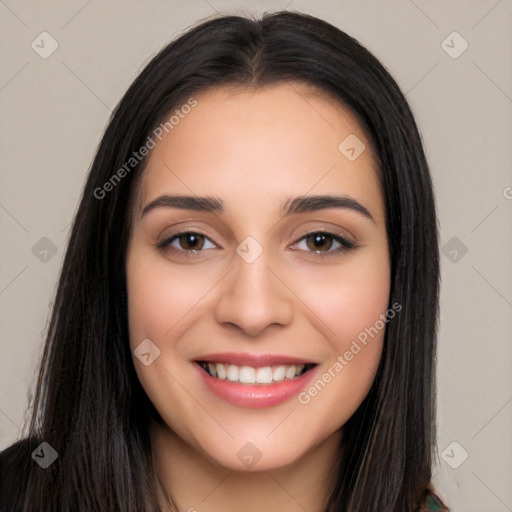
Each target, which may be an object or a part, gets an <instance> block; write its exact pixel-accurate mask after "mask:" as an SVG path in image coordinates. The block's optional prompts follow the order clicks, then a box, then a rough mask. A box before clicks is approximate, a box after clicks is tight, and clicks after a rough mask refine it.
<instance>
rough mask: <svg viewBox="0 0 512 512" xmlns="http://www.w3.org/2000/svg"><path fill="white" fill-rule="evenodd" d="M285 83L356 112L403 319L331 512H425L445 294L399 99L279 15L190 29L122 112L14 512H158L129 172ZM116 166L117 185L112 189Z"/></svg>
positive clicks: (89, 216)
mask: <svg viewBox="0 0 512 512" xmlns="http://www.w3.org/2000/svg"><path fill="white" fill-rule="evenodd" d="M282 82H289V83H291V82H303V83H306V84H308V85H310V86H313V87H315V88H317V89H318V90H320V91H322V92H323V93H324V94H325V95H326V96H327V97H330V98H333V99H335V100H336V101H338V102H339V103H340V104H342V105H344V106H346V107H348V108H349V109H350V110H351V111H352V112H353V113H354V114H355V115H356V116H357V117H358V119H359V121H360V123H361V126H362V128H363V129H364V130H365V133H366V135H367V137H368V139H369V140H370V141H371V143H372V145H373V149H374V152H375V156H376V158H377V160H378V163H379V167H380V179H381V182H382V188H383V192H384V197H385V206H386V226H387V235H388V241H389V247H390V258H391V290H390V297H389V304H390V305H391V304H395V303H398V304H400V305H401V306H402V309H401V311H400V314H399V315H397V317H396V318H395V319H394V320H393V321H391V322H390V323H389V324H388V326H387V330H386V334H385V339H384V347H383V352H382V357H381V361H380V365H379V368H378V371H377V375H376V377H375V381H374V383H373V386H372V388H371V390H370V392H369V394H368V396H367V397H366V398H365V400H364V402H363V403H362V404H361V406H360V407H359V408H358V410H357V411H356V413H355V414H354V415H353V416H352V417H351V418H350V420H349V421H348V422H347V423H346V424H345V425H344V427H343V429H344V436H343V447H341V448H340V455H339V465H338V467H337V468H333V472H334V475H333V485H332V489H331V492H330V495H329V496H328V497H326V499H327V502H328V505H327V508H326V511H328V512H334V511H336V512H338V511H339V512H344V511H346V512H348V511H358V512H375V511H379V512H384V511H399V512H404V511H412V510H415V509H416V508H417V507H418V505H419V501H420V496H421V494H422V493H423V491H424V490H425V488H426V487H427V485H428V484H429V482H430V479H431V465H432V454H433V445H434V442H435V380H434V368H435V350H436V332H437V322H438V289H439V260H438V233H437V221H436V214H435V203H434V197H433V187H432V183H431V178H430V174H429V169H428V166H427V162H426V158H425V155H424V151H423V147H422V142H421V138H420V135H419V133H418V129H417V126H416V124H415V121H414V117H413V115H412V113H411V110H410V108H409V106H408V104H407V102H406V100H405V98H404V95H403V94H402V93H401V91H400V89H399V87H398V86H397V84H396V83H395V81H394V80H393V79H392V78H391V76H390V75H389V73H388V72H387V71H386V69H385V68H384V67H383V66H382V65H381V64H380V63H379V62H378V60H377V59H376V58H375V57H374V56H373V55H372V54H371V53H370V52H369V51H368V50H366V49H365V48H364V47H363V46H362V45H360V44H359V43H358V42H357V41H356V40H355V39H353V38H352V37H350V36H348V35H347V34H345V33H344V32H342V31H341V30H339V29H337V28H335V27H333V26H332V25H330V24H329V23H327V22H324V21H322V20H319V19H317V18H314V17H311V16H308V15H304V14H299V13H292V12H280V13H275V14H267V15H264V16H263V17H262V18H261V19H258V20H253V19H249V18H244V17H238V16H223V17H218V18H215V19H210V20H207V21H203V22H202V23H200V24H198V25H196V26H195V27H193V28H192V29H190V30H188V31H186V32H185V33H184V34H183V35H181V36H180V37H179V38H178V39H176V40H175V41H174V42H172V43H170V44H169V45H167V46H166V47H165V48H163V49H162V50H161V51H160V52H159V53H158V54H157V55H156V56H155V57H154V58H153V59H152V60H151V61H150V62H149V64H148V65H147V66H146V67H145V69H144V70H143V71H142V72H141V73H140V75H139V76H138V77H137V78H136V80H135V81H134V82H133V84H132V85H131V86H130V88H129V89H128V91H127V92H126V94H125V95H124V96H123V98H122V99H121V101H120V102H119V104H118V105H117V107H116V108H115V110H114V112H113V114H112V116H111V119H110V122H109V124H108V126H107V128H106V131H105V133H104V136H103V138H102V140H101V143H100V145H99V148H98V150H97V153H96V156H95V158H94V161H93V164H92V166H91V169H90V171H89V174H88V176H87V180H86V183H85V187H84V190H83V194H82V198H81V201H80V204H79V207H78V211H77V213H76V216H75V219H74V223H73V226H72V230H71V235H70V240H69V243H68V247H67V251H66V254H65V258H64V262H63V267H62V270H61V274H60V279H59V283H58V289H57V292H56V297H55V301H54V305H53V310H52V314H51V317H50V322H49V327H48V334H47V339H46V343H45V346H44V352H43V355H42V360H41V367H40V373H39V377H38V381H37V387H36V392H35V396H34V400H33V404H32V418H31V421H30V424H29V425H28V430H27V433H26V434H27V435H26V439H25V440H24V441H21V442H20V443H18V445H17V446H18V449H17V451H14V450H13V447H11V448H9V449H8V450H7V451H6V452H4V454H3V463H4V470H2V471H3V474H2V477H3V483H2V486H3V487H2V486H0V487H2V490H3V491H5V490H6V489H9V493H10V495H11V497H12V504H11V505H12V507H13V509H15V510H31V511H32V510H52V511H57V510H63V511H73V512H75V511H85V510H87V511H91V510H95V511H114V510H116V511H118V510H122V511H123V512H142V511H150V510H151V511H157V510H160V508H159V507H160V505H159V500H161V499H162V498H163V491H162V489H161V487H162V486H161V485H160V484H159V482H158V479H157V478H156V476H155V472H154V470H153V462H152V461H153V459H152V446H151V438H150V421H151V418H152V417H153V415H154V414H155V411H154V408H153V406H152V404H151V402H150V401H149V399H148V397H147V396H146V394H145V393H144V391H143V389H142V387H141V385H140V383H139V381H138V379H137V376H136V373H135V370H134V366H133V361H132V357H131V353H130V347H129V332H128V323H127V307H126V306H127V303H126V279H125V257H126V249H127V242H128V239H129V236H130V230H131V224H130V214H129V210H130V201H131V197H132V196H133V190H134V189H135V187H136V186H137V180H136V178H137V177H140V175H141V173H142V171H143V169H144V164H145V161H146V159H147V158H141V160H140V162H137V163H136V165H135V164H134V165H133V166H131V167H130V166H129V167H127V166H126V163H127V162H128V161H130V158H133V154H134V153H135V152H138V150H139V149H140V148H141V147H142V146H144V144H145V143H146V141H147V140H148V137H151V136H152V134H153V131H154V130H155V127H157V126H158V125H159V124H160V123H162V122H163V121H164V120H165V119H166V116H168V115H169V113H171V112H172V111H173V110H174V109H176V108H177V107H179V106H180V105H182V104H185V103H186V102H187V101H189V99H190V98H193V97H194V95H198V94H199V93H200V92H202V91H205V90H207V89H209V88H213V87H220V86H225V85H236V86H240V87H254V88H258V87H262V86H265V85H269V84H274V83H275V84H277V83H282ZM123 166H124V169H125V173H121V174H123V176H122V180H118V181H113V180H112V176H113V175H114V174H116V173H117V175H118V176H119V173H118V170H119V169H121V168H123ZM109 180H110V181H109ZM107 182H109V183H110V184H111V186H108V187H105V183H107ZM106 189H108V193H105V192H104V191H105V190H106ZM102 191H103V192H102ZM41 442H47V443H49V445H50V446H51V447H53V448H54V449H55V451H56V452H57V453H58V459H57V460H56V461H55V463H53V464H52V465H50V467H48V468H47V469H42V468H40V467H39V465H38V464H36V463H35V462H34V460H32V457H31V453H32V451H33V450H34V449H35V448H36V447H37V446H39V444H40V443H41ZM5 468H7V469H9V468H10V469H9V470H8V471H7V469H5ZM9 510H11V509H10V508H9Z"/></svg>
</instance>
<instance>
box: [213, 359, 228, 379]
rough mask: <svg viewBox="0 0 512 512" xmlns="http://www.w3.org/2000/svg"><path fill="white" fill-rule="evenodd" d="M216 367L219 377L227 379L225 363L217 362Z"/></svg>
mask: <svg viewBox="0 0 512 512" xmlns="http://www.w3.org/2000/svg"><path fill="white" fill-rule="evenodd" d="M215 369H216V370H217V377H218V378H219V379H222V380H225V378H226V377H227V375H226V369H225V368H224V365H223V364H222V363H217V364H216V365H215Z"/></svg>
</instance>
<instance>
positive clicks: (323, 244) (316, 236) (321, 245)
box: [308, 233, 332, 251]
mask: <svg viewBox="0 0 512 512" xmlns="http://www.w3.org/2000/svg"><path fill="white" fill-rule="evenodd" d="M310 242H312V243H310ZM331 246H332V237H331V236H330V235H325V234H323V233H313V234H312V235H309V236H308V247H309V249H311V250H313V251H319V250H321V251H324V250H329V249H330V248H331Z"/></svg>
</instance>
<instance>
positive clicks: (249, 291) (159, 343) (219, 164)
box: [126, 83, 390, 471]
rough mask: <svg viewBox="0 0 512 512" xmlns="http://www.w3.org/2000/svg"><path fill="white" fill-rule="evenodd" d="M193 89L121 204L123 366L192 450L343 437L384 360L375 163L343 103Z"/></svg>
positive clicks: (245, 455) (298, 93)
mask: <svg viewBox="0 0 512 512" xmlns="http://www.w3.org/2000/svg"><path fill="white" fill-rule="evenodd" d="M196 100H197V105H196V106H194V107H193V108H191V109H183V112H185V111H187V112H188V113H187V114H186V115H182V116H180V119H179V123H175V124H173V128H172V129H169V130H168V133H167V134H165V136H164V137H162V138H161V140H160V141H158V140H157V145H156V147H154V149H152V152H151V154H150V157H149V159H148V163H147V167H146V169H145V170H144V174H143V177H142V182H141V187H140V194H139V196H140V197H139V198H138V200H137V201H139V200H140V204H137V205H136V206H135V210H134V212H133V215H134V223H133V228H132V233H131V239H130V243H129V247H128V253H127V260H126V273H127V285H128V310H129V311H128V313H129V329H130V345H131V349H132V353H133V354H134V364H135V368H136V371H137V374H138V377H139V379H140V382H141V384H142V386H143V388H144V389H145V391H146V393H147V395H148V397H149V399H150V400H151V402H152V403H153V404H154V406H155V407H156V409H157V411H158V412H159V414H160V416H161V418H162V420H163V422H164V424H165V425H166V427H168V429H169V432H172V433H173V434H172V435H175V436H176V438H177V439H179V440H180V442H183V443H184V444H185V445H187V447H188V448H189V449H192V450H193V451H194V453H198V454H200V455H201V456H204V457H206V458H207V459H209V460H210V461H211V462H214V463H218V464H220V465H222V466H224V467H227V468H231V469H236V470H243V471H251V470H252V468H253V467H254V469H257V470H263V469H272V468H278V467H284V466H285V465H288V464H291V463H293V462H294V461H297V460H298V459H299V458H301V457H303V456H305V455H306V454H308V453H311V451H312V450H315V448H317V447H319V446H320V445H321V443H323V442H325V441H326V440H328V439H333V438H335V437H336V436H339V435H340V432H341V431H342V429H341V428H342V426H343V425H344V424H345V422H346V421H347V420H348V419H349V418H350V417H351V416H352V414H353V413H354V412H355V410H356V409H357V407H358V406H359V405H360V404H361V402H362V401H363V399H364V398H365V396H366V395H367V393H368V391H369V389H370V386H371V384H372V382H373V379H374V375H375V371H376V369H377V366H378V364H379V360H380V356H381V350H382V342H383V337H384V332H385V326H386V320H387V318H388V317H387V316H386V313H387V309H388V300H389V291H390V265H389V259H388V243H387V236H386V227H385V206H384V199H383V196H382V191H381V188H380V185H379V179H378V174H377V173H378V169H377V165H376V162H375V159H374V156H373V154H372V150H371V148H370V142H369V141H368V140H367V139H366V137H365V135H364V133H363V131H362V129H361V127H360V125H359V124H358V122H357V119H356V118H355V117H354V116H353V115H352V114H351V112H350V111H349V110H347V109H345V108H344V107H342V106H340V105H339V104H337V103H335V102H333V101H330V100H328V99H327V98H326V97H325V96H321V95H319V94H315V93H314V91H313V90H312V89H309V88H308V87H307V86H305V85H301V84H298V83H296V84H279V85H272V86H269V87H267V88H264V89H258V90H256V91H254V90H235V89H232V88H219V89H214V90H210V91H207V92H205V93H203V94H201V95H198V96H196ZM164 133H165V132H164ZM347 137H349V138H348V139H347ZM345 139H346V140H345ZM344 141H345V142H344ZM340 144H341V145H340ZM363 145H364V146H363ZM340 429H341V430H340ZM252 461H257V463H254V462H252Z"/></svg>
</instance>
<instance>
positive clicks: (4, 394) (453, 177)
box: [0, 0, 512, 512]
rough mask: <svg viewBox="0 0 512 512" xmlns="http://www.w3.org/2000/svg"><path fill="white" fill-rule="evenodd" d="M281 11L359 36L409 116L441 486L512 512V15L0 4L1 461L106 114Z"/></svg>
mask: <svg viewBox="0 0 512 512" xmlns="http://www.w3.org/2000/svg"><path fill="white" fill-rule="evenodd" d="M285 8H286V9H289V10H297V11H302V12H306V13H310V14H313V15H316V16H318V17H320V18H323V19H325V20H327V21H329V22H331V23H333V24H334V25H336V26H338V27H340V28H341V29H343V30H345V31H347V32H348V33H349V34H351V35H353V36H355V37H356V38H358V39H359V40H360V41H361V42H362V43H363V44H364V45H366V46H367V47H368V48H369V49H370V50H371V51H373V53H374V54H375V55H376V56H377V57H378V58H379V59H380V60H381V61H382V62H383V63H384V65H385V66H387V68H388V69H389V70H390V72H391V73H392V74H393V76H394V77H395V78H396V80H397V81H398V83H399V84H400V86H401V87H402V90H403V91H404V92H406V94H407V98H408V100H409V102H410V104H411V106H412V108H413V110H414V112H415V115H416V116H417V120H418V123H419V125H420V129H421V131H422V134H423V138H424V142H425V146H426V151H427V156H428V158H429V162H430V165H431V169H432V173H433V179H434V184H435V188H436V194H437V202H438V209H439V212H438V213H439V220H440V228H441V245H442V246H443V255H442V278H443V281H442V297H441V299H442V300H441V308H442V316H441V332H440V347H439V399H438V411H439V414H438V421H439V442H438V454H439V460H438V464H437V466H436V470H435V471H436V475H435V482H436V484H437V486H438V488H439V489H440V491H441V493H442V495H443V496H444V497H445V499H446V501H447V502H448V503H449V504H450V505H451V506H452V508H453V510H454V511H455V512H471V511H482V510H485V511H486V512H494V511H495V512H506V511H507V510H508V511H510V510H512V489H511V486H510V482H512V436H511V435H510V433H511V431H512V430H511V426H512V372H511V362H512V343H511V341H512V336H511V334H512V269H511V265H510V262H511V261H512V258H511V256H512V254H511V253H512V250H511V249H512V229H511V222H510V220H511V212H512V173H511V169H512V165H511V164H512V149H511V147H512V145H511V143H510V142H511V134H512V116H511V111H512V69H511V66H510V63H511V62H512V32H511V30H510V27H511V26H512V1H510V0H501V1H496V0H479V1H466V2H461V1H450V2H447V1H441V0H437V1H426V0H414V1H413V0H397V1H392V2H391V1H378V0H373V1H348V0H347V1H337V2H336V1H334V0H331V1H329V0H321V1H316V2H311V1H306V0H293V1H290V0H282V1H281V0H277V1H254V2H244V1H237V0H231V1H229V0H193V1H187V2H185V1H182V2H178V1H177V0H153V1H145V2H143V1H131V2H117V1H100V0H92V1H81V2H63V1H62V2H53V1H44V2H29V1H15V0H5V1H0V16H1V41H0V42H1V50H0V51H1V59H2V67H1V77H0V109H1V110H0V112H1V121H0V129H1V185H2V187H1V192H0V235H1V253H0V303H1V317H0V325H1V338H0V354H1V357H0V365H1V367H0V387H1V396H0V449H2V448H4V447H6V446H7V445H9V444H10V443H12V442H13V441H15V440H16V439H17V437H18V435H19V432H20V431H19V428H20V427H21V426H22V423H23V417H24V411H25V408H26V403H27V390H28V389H29V387H30V385H31V383H32V382H33V375H34V369H35V367H36V363H37V360H38V356H39V351H40V349H41V339H42V333H43V332H44V328H45V322H46V317H47V313H48V306H49V303H50V301H51V299H52V295H53V292H54V286H55V283H56V279H57V275H58V271H59V267H60V264H61V258H62V255H63V251H64V248H65V244H66V240H67V236H68V227H69V222H70V220H71V218H72V216H73V213H74V211H75V208H76V206H77V202H78V198H79V195H80V191H81V187H82V185H83V181H84V177H85V174H86V172H87V169H88V167H89V164H90V162H91V159H92V156H93V153H94V151H95V148H96V146H97V144H98V142H99V139H100V137H101V134H102V131H103V129H104V127H105V125H106V123H107V120H108V116H109V114H110V112H111V110H112V108H113V107H114V106H115V104H116V103H117V102H118V100H119V99H120V97H121V96H122V94H123V93H124V91H125V90H126V88H127V87H128V85H129V84H130V82H131V81H132V80H133V79H134V78H135V76H136V75H137V74H138V72H139V71H140V70H141V68H142V66H143V65H144V64H145V63H147V62H148V60H149V59H150V57H151V56H152V55H154V54H155V52H157V51H158V50H159V49H160V48H161V47H162V46H163V45H164V44H166V43H167V42H168V41H169V40H170V39H172V38H174V37H175V36H177V35H178V34H180V33H181V32H182V31H183V30H185V29H186V28H187V27H188V26H189V25H190V24H193V23H196V22H197V21H198V20H200V19H203V18H206V17H210V16H212V15H214V14H215V12H218V13H256V14H257V13H261V12H262V11H265V10H270V11H275V10H280V9H285ZM44 31H46V32H48V33H49V34H50V35H51V37H53V38H54V39H55V41H56V42H57V44H58V48H57V50H56V51H55V52H54V53H53V54H51V55H50V56H48V57H47V58H42V57H41V56H40V55H39V54H38V53H36V51H35V50H34V49H32V47H31V44H32V42H33V41H35V43H34V45H37V44H38V45H39V47H37V46H35V48H36V49H37V50H38V51H39V53H44V52H45V51H46V52H47V51H49V50H50V49H51V41H50V39H49V38H48V36H39V35H40V34H41V33H42V32H44ZM454 31H456V32H458V33H459V34H460V36H461V37H462V38H463V39H461V38H460V37H459V36H457V35H450V34H452V32H454ZM448 36H449V37H448ZM42 37H44V38H45V39H44V43H41V38H42ZM443 41H445V42H444V43H443ZM464 41H467V43H468V45H469V46H468V48H467V50H466V51H464V52H463V53H462V54H461V55H459V56H457V54H458V53H459V52H460V51H461V50H462V49H463V48H464V46H465V43H464ZM43 46H44V48H42V47H43ZM445 50H446V51H445ZM449 53H451V55H450V54H449ZM454 56H457V58H453V57H454ZM43 237H45V239H43V240H42V241H41V239H42V238H43ZM453 237H456V239H453ZM47 239H49V240H47ZM464 248H466V249H467V253H465V254H464V251H465V249H464ZM45 251H46V252H45ZM54 251H56V253H55V254H53V252H54ZM453 442H456V443H457V444H455V445H454V444H452V443H453ZM466 452H467V454H468V458H467V459H466V460H464V457H465V456H466ZM458 464H460V465H459V466H458V467H456V466H457V465H458ZM383 471H385V468H383Z"/></svg>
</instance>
